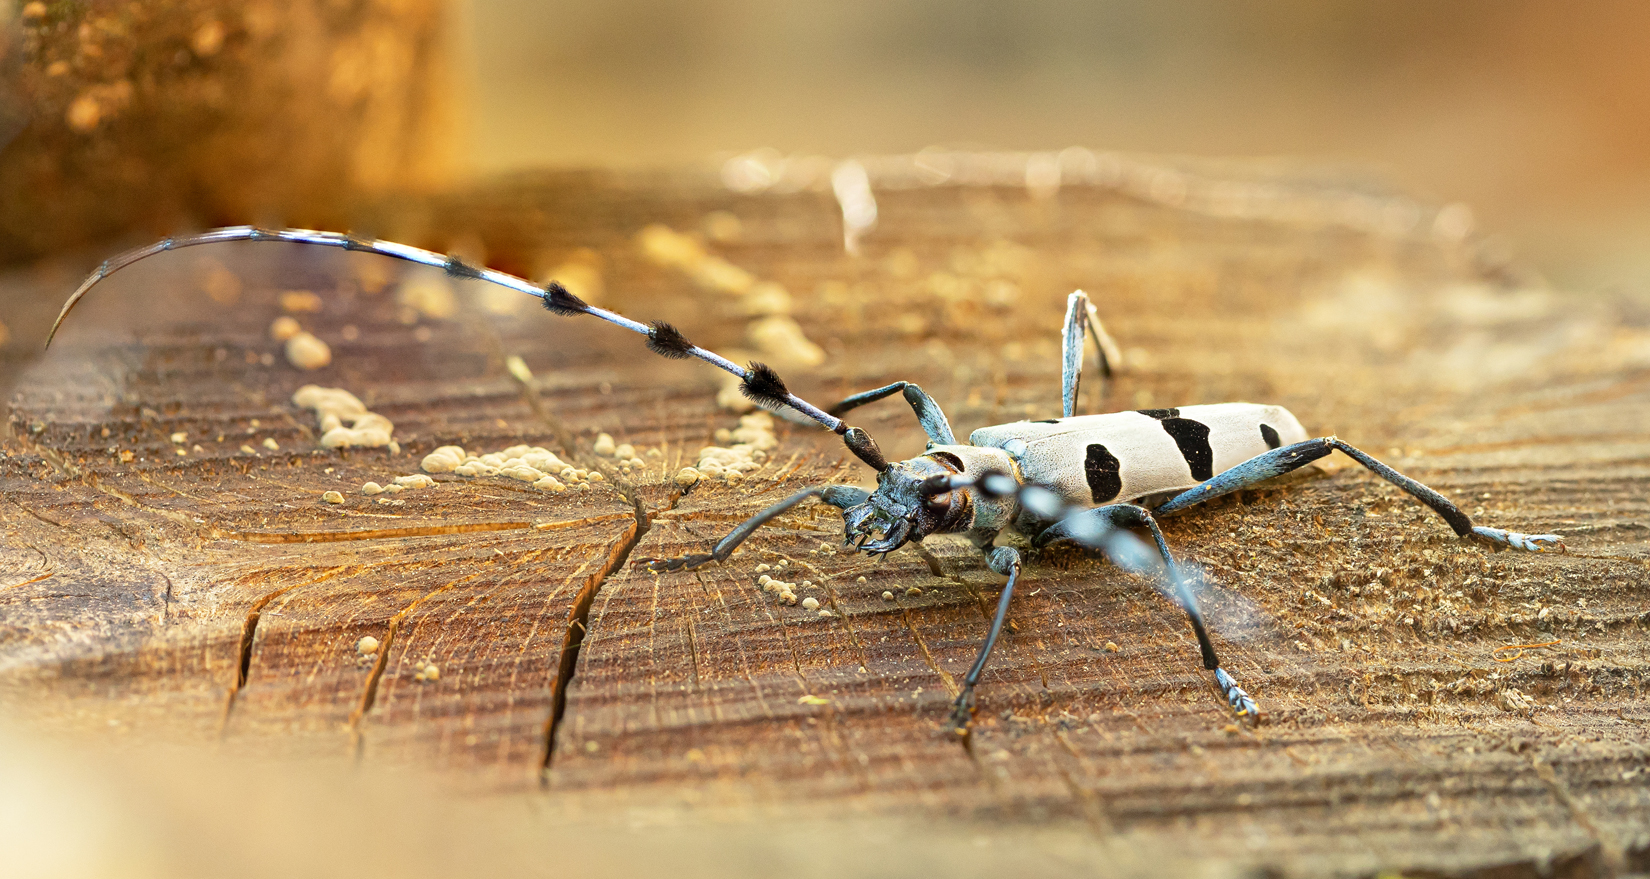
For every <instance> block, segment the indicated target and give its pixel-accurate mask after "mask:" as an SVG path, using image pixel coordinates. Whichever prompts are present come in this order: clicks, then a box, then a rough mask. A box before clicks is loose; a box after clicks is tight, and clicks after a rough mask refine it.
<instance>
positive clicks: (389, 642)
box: [349, 571, 483, 760]
mask: <svg viewBox="0 0 1650 879" xmlns="http://www.w3.org/2000/svg"><path fill="white" fill-rule="evenodd" d="M482 573H483V572H481V571H477V572H475V573H473V574H470V575H469V576H467V577H460V578H458V579H457V580H453V581H451V582H449V583H446V584H444V585H442V586H440V587H437V588H435V589H431V590H430V591H428V592H425V593H424V594H423V595H420V596H418V597H417V598H415V599H413V601H412V603H410V604H408V605H407V606H406V607H403V608H401V610H399V611H397V612H396V614H395V615H394V616H392V617H390V621H389V626H388V627H387V628H386V629H385V631H384V639H383V640H382V641H380V642H379V643H378V653H377V656H376V658H375V659H374V660H373V663H372V670H371V671H369V672H368V673H367V683H366V685H365V686H363V687H362V688H361V700H360V703H359V704H357V705H356V707H355V710H354V711H351V712H350V715H349V734H350V746H351V748H352V749H353V750H354V751H355V757H356V759H358V760H359V759H360V758H361V755H362V750H363V748H364V745H365V738H364V737H363V736H362V734H361V721H362V720H364V719H365V718H366V716H367V712H369V711H371V710H372V706H373V703H374V702H376V701H377V700H378V682H379V680H381V679H382V678H383V677H384V669H385V668H387V667H389V662H390V648H391V647H392V646H394V645H395V637H396V635H398V634H400V632H401V622H402V621H403V620H405V619H406V618H407V616H408V615H409V614H411V613H412V612H413V611H414V610H417V609H418V606H419V605H421V604H423V603H424V602H426V601H428V600H430V599H431V598H434V597H435V596H437V595H440V594H441V593H443V592H446V591H448V590H450V589H454V588H457V587H458V586H461V585H463V584H465V583H468V582H470V581H471V580H474V579H476V578H477V577H480V576H481V575H482Z"/></svg>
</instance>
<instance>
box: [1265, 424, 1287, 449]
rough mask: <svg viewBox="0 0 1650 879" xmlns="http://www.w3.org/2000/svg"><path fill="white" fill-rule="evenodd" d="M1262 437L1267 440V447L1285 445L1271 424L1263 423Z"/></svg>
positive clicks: (1273, 447) (1272, 447)
mask: <svg viewBox="0 0 1650 879" xmlns="http://www.w3.org/2000/svg"><path fill="white" fill-rule="evenodd" d="M1260 438H1261V439H1263V440H1266V447H1267V448H1268V449H1275V448H1277V447H1278V446H1281V445H1283V441H1282V440H1280V439H1278V432H1277V431H1276V430H1274V429H1273V427H1272V425H1270V424H1262V425H1261V426H1260Z"/></svg>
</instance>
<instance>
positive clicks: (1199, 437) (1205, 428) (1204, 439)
mask: <svg viewBox="0 0 1650 879" xmlns="http://www.w3.org/2000/svg"><path fill="white" fill-rule="evenodd" d="M1161 423H1162V425H1163V429H1164V430H1165V431H1168V434H1169V436H1170V437H1172V438H1173V439H1174V444H1175V445H1177V446H1179V447H1180V455H1181V457H1183V458H1185V459H1186V464H1187V466H1189V467H1191V468H1192V478H1193V479H1196V480H1197V481H1199V482H1202V481H1203V480H1205V479H1208V478H1210V477H1212V476H1214V475H1215V450H1214V449H1213V448H1211V447H1210V445H1209V425H1207V424H1204V423H1203V422H1201V421H1193V420H1192V419H1190V418H1165V419H1163V420H1162V422H1161Z"/></svg>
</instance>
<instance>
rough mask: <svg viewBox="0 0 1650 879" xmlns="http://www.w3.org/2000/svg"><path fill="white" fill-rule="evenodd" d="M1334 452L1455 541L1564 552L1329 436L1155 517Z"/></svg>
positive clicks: (1276, 453)
mask: <svg viewBox="0 0 1650 879" xmlns="http://www.w3.org/2000/svg"><path fill="white" fill-rule="evenodd" d="M1336 450H1339V451H1341V452H1343V453H1345V454H1346V455H1347V456H1348V457H1350V458H1351V459H1352V460H1354V461H1357V462H1358V463H1359V464H1362V465H1364V466H1365V467H1367V468H1368V469H1369V470H1370V471H1371V472H1373V473H1374V474H1375V475H1376V476H1379V477H1381V478H1382V479H1385V480H1386V481H1387V482H1390V483H1392V484H1393V485H1396V486H1398V487H1399V488H1401V489H1403V490H1404V491H1406V492H1408V493H1409V495H1410V496H1411V497H1413V498H1415V499H1416V500H1418V501H1420V502H1421V503H1423V504H1426V505H1427V506H1428V507H1431V508H1432V511H1433V512H1435V513H1437V514H1438V516H1439V518H1441V519H1443V520H1444V521H1445V522H1446V523H1448V524H1449V526H1450V528H1451V529H1453V530H1454V531H1455V533H1456V534H1457V535H1458V536H1461V537H1467V536H1469V535H1471V536H1474V537H1478V538H1482V539H1484V540H1488V541H1490V542H1491V543H1498V544H1501V545H1504V546H1510V547H1513V548H1515V549H1523V550H1528V551H1530V552H1563V551H1564V540H1563V538H1561V537H1559V536H1558V535H1557V534H1520V533H1518V532H1516V531H1503V530H1501V529H1500V528H1487V527H1484V526H1482V525H1474V524H1472V519H1471V518H1469V517H1468V516H1467V514H1466V513H1464V512H1462V510H1461V508H1460V507H1458V506H1456V505H1455V504H1454V503H1452V502H1451V501H1450V500H1449V498H1446V497H1444V496H1443V495H1441V494H1439V493H1438V492H1437V491H1434V490H1433V489H1431V488H1428V487H1427V486H1425V485H1423V484H1421V483H1420V482H1417V481H1415V480H1413V479H1411V478H1409V477H1408V476H1405V475H1404V474H1402V473H1399V472H1398V471H1397V470H1394V469H1392V468H1391V467H1389V466H1387V465H1386V464H1383V463H1381V462H1380V461H1377V460H1376V459H1375V458H1373V457H1371V456H1370V455H1369V454H1368V453H1366V452H1364V451H1362V450H1360V449H1357V448H1354V447H1353V446H1351V445H1348V444H1347V443H1344V442H1341V441H1340V440H1339V439H1338V438H1336V437H1332V436H1327V437H1320V438H1318V439H1310V440H1306V441H1305V442H1299V443H1295V444H1294V445H1290V446H1284V447H1283V448H1281V449H1273V450H1272V451H1270V452H1266V453H1265V454H1262V455H1256V456H1255V457H1253V458H1250V459H1249V460H1247V461H1245V462H1243V463H1242V464H1239V465H1237V466H1236V467H1233V468H1232V469H1230V470H1227V471H1225V472H1223V473H1219V474H1216V475H1215V477H1214V478H1213V479H1209V480H1206V481H1205V482H1203V483H1202V484H1201V485H1198V486H1196V487H1195V488H1191V489H1187V490H1186V491H1184V492H1181V493H1180V494H1178V495H1176V496H1174V497H1173V498H1170V499H1169V500H1168V502H1166V503H1164V504H1162V505H1160V506H1158V507H1157V509H1156V512H1157V513H1159V514H1165V513H1173V512H1177V511H1179V510H1183V509H1185V508H1187V507H1189V506H1192V505H1193V504H1200V503H1203V502H1204V501H1207V500H1211V499H1213V498H1217V497H1220V496H1221V495H1223V494H1228V493H1230V492H1234V491H1237V490H1239V489H1243V488H1248V487H1250V486H1252V485H1256V484H1259V483H1261V482H1265V481H1266V480H1268V479H1272V478H1274V477H1277V476H1282V475H1283V474H1285V473H1288V472H1290V471H1292V470H1295V469H1298V468H1300V467H1304V466H1306V465H1307V464H1310V463H1311V462H1313V461H1316V460H1318V459H1319V458H1322V457H1324V456H1325V455H1328V454H1329V453H1330V452H1332V451H1336Z"/></svg>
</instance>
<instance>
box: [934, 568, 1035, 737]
mask: <svg viewBox="0 0 1650 879" xmlns="http://www.w3.org/2000/svg"><path fill="white" fill-rule="evenodd" d="M986 565H987V566H988V567H990V568H991V570H992V571H995V572H996V573H998V574H1002V575H1003V576H1006V577H1007V578H1008V582H1007V583H1005V584H1003V594H1002V595H1000V596H998V597H997V612H996V613H995V614H994V615H993V616H992V617H991V629H990V630H989V631H987V632H986V633H985V643H984V644H981V645H980V655H979V656H978V657H976V658H975V659H974V665H973V667H972V668H970V669H969V670H968V674H967V675H966V676H964V677H963V687H962V692H961V693H959V694H957V700H956V701H955V702H953V703H951V728H952V729H953V730H955V731H956V732H957V734H958V735H967V734H968V724H969V722H970V721H971V720H973V719H974V707H975V704H976V703H975V700H974V687H975V685H976V684H978V683H979V682H980V674H981V673H982V672H984V671H985V663H986V660H988V659H990V658H991V650H992V648H994V647H996V646H997V638H998V637H1000V636H1001V635H1002V633H1003V624H1004V623H1005V622H1007V621H1008V604H1009V601H1010V600H1011V599H1013V597H1014V584H1015V583H1017V582H1019V580H1020V551H1019V550H1017V549H1015V548H1014V547H1012V546H999V547H997V548H996V549H993V550H992V551H991V552H989V553H987V554H986Z"/></svg>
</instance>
